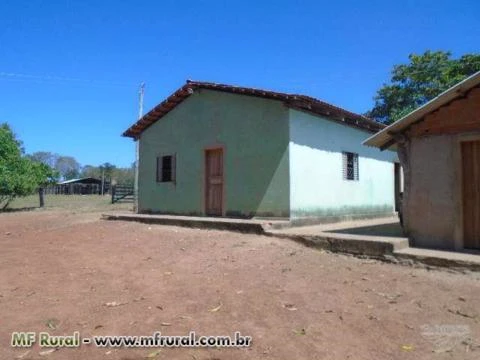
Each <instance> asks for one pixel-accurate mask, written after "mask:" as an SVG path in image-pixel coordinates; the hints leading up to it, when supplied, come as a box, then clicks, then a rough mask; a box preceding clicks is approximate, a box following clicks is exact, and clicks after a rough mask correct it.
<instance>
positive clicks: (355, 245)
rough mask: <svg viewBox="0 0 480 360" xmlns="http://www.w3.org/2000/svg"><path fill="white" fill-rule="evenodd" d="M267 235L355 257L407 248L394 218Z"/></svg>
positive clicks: (283, 230) (298, 228)
mask: <svg viewBox="0 0 480 360" xmlns="http://www.w3.org/2000/svg"><path fill="white" fill-rule="evenodd" d="M267 232H268V233H269V234H272V235H275V236H278V237H283V238H290V239H293V240H297V241H300V242H302V243H304V244H305V245H307V246H312V247H316V248H321V249H325V250H330V251H335V252H344V253H349V254H355V255H367V256H375V257H379V256H384V255H391V254H393V252H394V251H397V250H401V249H404V248H407V247H408V239H407V238H405V237H403V236H402V235H403V234H402V230H401V227H400V225H399V223H398V219H397V218H393V217H390V218H382V219H373V220H358V221H347V222H342V223H334V224H320V225H313V226H302V227H291V228H284V229H278V230H276V229H271V230H268V231H267Z"/></svg>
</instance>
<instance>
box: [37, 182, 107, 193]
mask: <svg viewBox="0 0 480 360" xmlns="http://www.w3.org/2000/svg"><path fill="white" fill-rule="evenodd" d="M106 190H107V189H104V193H105V192H106ZM43 192H44V194H45V195H101V194H102V186H101V185H98V184H59V185H50V186H47V187H45V188H44V189H43Z"/></svg>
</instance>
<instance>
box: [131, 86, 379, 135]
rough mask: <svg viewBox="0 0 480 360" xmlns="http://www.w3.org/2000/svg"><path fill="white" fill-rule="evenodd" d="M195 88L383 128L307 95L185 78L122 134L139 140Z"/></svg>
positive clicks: (373, 128)
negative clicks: (283, 105) (183, 81)
mask: <svg viewBox="0 0 480 360" xmlns="http://www.w3.org/2000/svg"><path fill="white" fill-rule="evenodd" d="M194 89H207V90H216V91H224V92H228V93H232V94H240V95H248V96H257V97H262V98H266V99H271V100H279V101H282V102H283V103H284V104H285V105H286V106H288V107H291V108H293V109H297V110H303V111H309V112H312V113H314V114H317V115H321V116H327V117H329V118H330V119H331V120H333V121H337V122H340V123H344V124H346V125H349V126H353V127H357V128H360V129H363V130H366V131H369V132H377V131H379V130H381V129H382V128H383V127H385V126H384V125H383V124H380V123H378V122H376V121H374V120H372V119H369V118H367V117H365V116H363V115H360V114H357V113H354V112H351V111H349V110H346V109H343V108H341V107H339V106H337V105H333V104H330V103H327V102H325V101H323V100H319V99H316V98H314V97H312V96H308V95H301V94H292V93H286V92H278V91H273V90H265V89H260V88H253V87H244V86H237V85H228V84H221V83H215V82H206V81H196V80H191V79H187V80H186V82H185V84H184V85H183V86H182V87H180V88H179V89H177V90H176V91H175V92H174V93H173V94H171V95H170V96H168V97H167V98H166V99H165V100H163V101H162V102H161V103H160V104H158V105H157V106H155V107H154V108H153V109H151V110H150V111H149V112H148V113H146V114H145V115H144V116H143V117H142V118H141V119H139V120H138V121H137V122H136V123H135V124H133V125H132V126H131V127H130V128H129V129H127V130H126V131H125V132H124V133H123V135H124V136H129V137H133V138H136V137H138V136H139V135H140V134H141V133H142V132H143V131H144V130H145V129H146V128H147V127H149V126H150V125H151V124H153V123H154V122H155V121H157V120H158V119H160V118H161V117H163V116H164V115H166V114H167V113H168V112H170V111H171V110H172V109H173V108H174V107H176V106H177V105H178V104H179V103H181V102H182V101H183V100H185V99H186V98H187V97H188V96H190V95H191V94H192V93H193V90H194Z"/></svg>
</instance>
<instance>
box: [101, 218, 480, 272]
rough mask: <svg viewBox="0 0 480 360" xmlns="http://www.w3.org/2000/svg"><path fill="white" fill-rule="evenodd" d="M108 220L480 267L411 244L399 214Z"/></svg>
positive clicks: (473, 259)
mask: <svg viewBox="0 0 480 360" xmlns="http://www.w3.org/2000/svg"><path fill="white" fill-rule="evenodd" d="M102 218H103V219H105V220H123V221H137V222H143V223H149V224H160V225H173V226H185V227H193V228H204V229H218V230H230V231H240V232H245V233H255V234H263V235H268V236H275V237H281V238H286V239H291V240H295V241H298V242H300V243H302V244H304V245H306V246H309V247H315V248H319V249H324V250H329V251H332V252H341V253H348V254H354V255H363V256H368V257H373V258H377V259H380V260H385V261H389V262H395V263H404V264H410V265H412V264H420V265H427V266H440V267H448V268H450V269H454V270H460V271H463V270H472V271H480V252H479V254H472V253H466V252H465V253H463V252H452V251H439V250H428V249H419V248H410V247H409V244H408V239H407V238H406V237H404V236H403V233H402V228H401V226H400V224H399V222H398V218H397V217H389V218H382V219H371V220H356V221H349V222H342V223H334V224H321V225H313V226H303V227H290V223H289V222H288V221H282V220H263V219H248V220H245V219H232V218H217V217H195V216H174V215H148V214H132V213H120V212H115V213H107V214H102Z"/></svg>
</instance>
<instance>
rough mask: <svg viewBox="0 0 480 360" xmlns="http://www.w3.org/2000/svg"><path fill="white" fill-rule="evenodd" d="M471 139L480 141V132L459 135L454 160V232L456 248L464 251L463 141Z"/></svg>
mask: <svg viewBox="0 0 480 360" xmlns="http://www.w3.org/2000/svg"><path fill="white" fill-rule="evenodd" d="M469 141H480V132H473V133H469V134H462V135H458V136H457V139H456V142H455V143H454V144H455V147H454V150H453V151H454V154H453V155H454V162H455V165H456V166H455V167H456V169H455V170H456V171H455V175H454V176H455V177H454V179H455V183H454V186H455V188H456V189H454V193H455V194H456V199H455V208H456V210H457V211H456V212H455V213H456V215H457V216H456V218H455V230H454V234H453V239H454V248H455V250H457V251H464V250H465V247H464V244H465V239H464V229H463V158H462V143H464V142H469Z"/></svg>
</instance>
